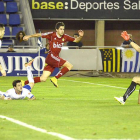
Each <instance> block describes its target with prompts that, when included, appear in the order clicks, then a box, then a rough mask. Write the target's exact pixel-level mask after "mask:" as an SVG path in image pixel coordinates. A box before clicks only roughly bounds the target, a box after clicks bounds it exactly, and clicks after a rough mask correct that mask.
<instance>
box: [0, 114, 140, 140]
mask: <svg viewBox="0 0 140 140" xmlns="http://www.w3.org/2000/svg"><path fill="white" fill-rule="evenodd" d="M0 118H2V119H6V120H8V121H10V122H13V123H16V124H18V125H21V126H24V127H27V128H30V129H33V130H36V131H39V132H42V133H46V134H49V135H52V136H56V137H59V138H61V139H63V140H98V139H74V138H71V137H68V136H66V135H63V134H60V133H56V132H47V130H45V129H42V128H38V127H35V126H33V125H29V124H27V123H24V122H21V121H19V120H15V119H13V118H9V117H6V116H3V115H0ZM100 140H133V139H116V138H110V139H100ZM138 140H140V139H138Z"/></svg>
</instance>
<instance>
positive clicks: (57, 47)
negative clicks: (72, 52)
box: [23, 22, 84, 87]
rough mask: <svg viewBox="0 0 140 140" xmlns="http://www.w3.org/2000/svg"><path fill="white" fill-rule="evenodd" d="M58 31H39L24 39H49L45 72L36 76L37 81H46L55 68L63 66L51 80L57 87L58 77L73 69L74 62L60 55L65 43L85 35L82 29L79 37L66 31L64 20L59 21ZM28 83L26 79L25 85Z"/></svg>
mask: <svg viewBox="0 0 140 140" xmlns="http://www.w3.org/2000/svg"><path fill="white" fill-rule="evenodd" d="M55 29H56V32H47V33H43V34H41V33H38V34H33V35H28V36H24V38H23V39H24V40H25V41H27V40H28V39H29V38H31V37H42V38H46V39H48V40H49V48H50V50H49V52H48V55H47V57H46V60H45V67H44V70H43V74H42V75H41V77H35V78H34V81H35V83H38V82H45V81H46V80H47V78H48V77H49V76H50V75H51V73H52V72H53V71H54V69H55V68H56V67H57V68H62V69H61V70H60V71H59V72H58V73H57V74H56V75H55V77H52V78H51V79H50V81H51V82H52V83H53V84H54V86H55V87H58V84H57V79H59V78H60V77H61V76H63V75H64V74H66V73H67V72H68V71H70V70H71V69H72V67H73V66H72V64H71V63H69V62H68V61H66V60H64V59H62V58H60V57H59V53H60V51H61V48H62V47H63V45H64V43H65V42H67V41H72V42H76V43H77V42H79V41H80V40H81V39H82V37H83V36H84V32H83V31H82V30H79V31H78V34H79V36H78V37H77V38H74V37H71V36H69V35H67V34H65V33H64V31H65V24H64V23H63V22H58V23H57V24H56V26H55ZM26 84H28V81H25V85H26Z"/></svg>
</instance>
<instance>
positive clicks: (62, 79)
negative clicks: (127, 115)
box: [60, 79, 139, 91]
mask: <svg viewBox="0 0 140 140" xmlns="http://www.w3.org/2000/svg"><path fill="white" fill-rule="evenodd" d="M60 80H65V81H70V82H77V83H84V84H90V85H99V86H105V87H111V88H119V89H125V90H126V89H127V88H123V87H116V86H110V85H104V84H97V83H90V82H82V81H75V80H66V79H60ZM135 91H139V90H135Z"/></svg>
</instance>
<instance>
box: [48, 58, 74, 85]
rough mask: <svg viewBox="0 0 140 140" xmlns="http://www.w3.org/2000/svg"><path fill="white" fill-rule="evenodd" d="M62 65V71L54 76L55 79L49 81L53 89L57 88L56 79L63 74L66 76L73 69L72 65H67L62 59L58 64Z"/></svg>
mask: <svg viewBox="0 0 140 140" xmlns="http://www.w3.org/2000/svg"><path fill="white" fill-rule="evenodd" d="M63 62H64V63H63ZM61 63H63V65H62V69H61V70H60V71H59V72H58V73H57V74H56V76H55V77H52V78H51V79H50V80H51V82H52V83H53V84H54V86H55V87H58V84H57V79H59V78H60V77H61V76H63V75H64V74H66V73H67V72H68V71H70V70H71V69H72V67H73V65H72V64H71V63H69V62H68V61H65V60H63V59H61V61H60V64H61Z"/></svg>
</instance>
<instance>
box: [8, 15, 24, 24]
mask: <svg viewBox="0 0 140 140" xmlns="http://www.w3.org/2000/svg"><path fill="white" fill-rule="evenodd" d="M20 24H21V21H20V16H19V14H10V15H9V25H10V26H18V25H20Z"/></svg>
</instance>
